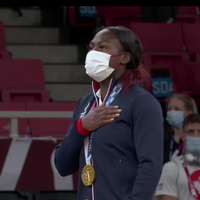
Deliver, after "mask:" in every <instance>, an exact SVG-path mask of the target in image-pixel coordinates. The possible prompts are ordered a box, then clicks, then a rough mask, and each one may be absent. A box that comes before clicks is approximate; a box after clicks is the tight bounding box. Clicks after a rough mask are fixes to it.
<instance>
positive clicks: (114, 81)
mask: <svg viewBox="0 0 200 200" xmlns="http://www.w3.org/2000/svg"><path fill="white" fill-rule="evenodd" d="M110 81H111V82H110V84H111V85H110V86H109V88H108V90H109V91H108V94H107V97H108V96H109V95H110V93H111V92H112V90H113V88H114V87H115V86H116V85H117V83H118V81H119V78H112V79H111V80H110ZM92 89H93V94H94V97H95V99H96V101H97V102H98V99H97V96H96V92H97V91H98V90H99V89H100V83H98V82H97V81H92Z"/></svg>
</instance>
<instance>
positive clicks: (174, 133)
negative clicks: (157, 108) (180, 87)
mask: <svg viewBox="0 0 200 200" xmlns="http://www.w3.org/2000/svg"><path fill="white" fill-rule="evenodd" d="M166 110H167V117H166V121H167V122H168V123H165V125H166V126H165V127H166V129H165V134H164V161H163V163H164V164H165V163H166V162H168V161H170V160H171V159H172V158H174V157H175V156H177V155H181V154H182V150H183V141H182V136H183V130H182V123H183V120H184V118H185V117H186V116H187V115H189V114H197V107H196V103H195V101H194V99H193V98H192V97H190V96H188V95H186V94H180V93H172V94H171V96H170V97H169V98H168V99H167V101H166Z"/></svg>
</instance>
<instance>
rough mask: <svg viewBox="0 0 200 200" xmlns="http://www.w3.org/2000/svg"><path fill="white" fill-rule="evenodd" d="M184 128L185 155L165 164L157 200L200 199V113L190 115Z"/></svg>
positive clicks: (185, 120) (184, 123)
mask: <svg viewBox="0 0 200 200" xmlns="http://www.w3.org/2000/svg"><path fill="white" fill-rule="evenodd" d="M182 128H183V133H184V134H183V141H184V151H183V155H181V156H178V157H176V158H175V159H174V160H172V161H170V162H168V163H166V164H165V165H164V167H163V171H162V175H161V178H160V181H159V184H158V187H157V190H156V199H157V200H195V199H200V115H199V114H191V115H188V116H187V117H186V118H185V119H184V122H183V126H182Z"/></svg>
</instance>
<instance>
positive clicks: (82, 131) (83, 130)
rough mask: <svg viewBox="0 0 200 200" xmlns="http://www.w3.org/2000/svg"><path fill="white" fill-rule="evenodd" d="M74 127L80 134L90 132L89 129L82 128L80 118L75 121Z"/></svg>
mask: <svg viewBox="0 0 200 200" xmlns="http://www.w3.org/2000/svg"><path fill="white" fill-rule="evenodd" d="M75 127H76V130H77V131H78V133H79V134H81V135H87V134H88V133H89V132H90V131H88V130H85V129H83V128H82V125H81V119H79V120H77V121H76V123H75Z"/></svg>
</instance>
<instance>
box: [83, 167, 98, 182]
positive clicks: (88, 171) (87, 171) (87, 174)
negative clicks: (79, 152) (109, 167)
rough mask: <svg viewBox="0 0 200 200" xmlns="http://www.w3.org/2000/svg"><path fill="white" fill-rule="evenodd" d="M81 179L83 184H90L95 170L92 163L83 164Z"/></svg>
mask: <svg viewBox="0 0 200 200" xmlns="http://www.w3.org/2000/svg"><path fill="white" fill-rule="evenodd" d="M81 179H82V181H83V184H84V185H86V186H91V185H92V184H93V182H94V179H95V170H94V167H93V166H92V165H85V167H84V168H83V170H82V174H81Z"/></svg>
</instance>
